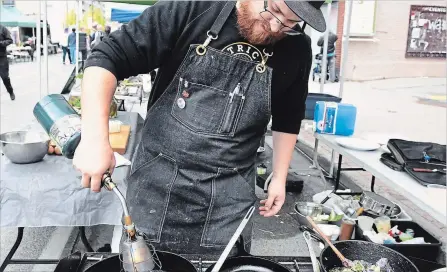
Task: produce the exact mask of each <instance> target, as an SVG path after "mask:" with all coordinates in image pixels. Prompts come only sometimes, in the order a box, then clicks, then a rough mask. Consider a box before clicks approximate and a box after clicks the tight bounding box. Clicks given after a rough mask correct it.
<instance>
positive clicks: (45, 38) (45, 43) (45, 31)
mask: <svg viewBox="0 0 447 272" xmlns="http://www.w3.org/2000/svg"><path fill="white" fill-rule="evenodd" d="M43 59H44V60H43V63H44V66H43V67H44V68H43V69H44V70H43V71H44V77H43V89H44V90H45V93H46V94H47V95H48V94H49V93H48V24H47V0H45V1H43Z"/></svg>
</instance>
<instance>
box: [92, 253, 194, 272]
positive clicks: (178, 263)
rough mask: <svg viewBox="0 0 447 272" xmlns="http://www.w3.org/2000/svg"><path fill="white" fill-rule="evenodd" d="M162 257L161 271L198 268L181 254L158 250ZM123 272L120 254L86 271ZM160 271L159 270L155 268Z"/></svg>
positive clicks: (192, 270) (179, 271)
mask: <svg viewBox="0 0 447 272" xmlns="http://www.w3.org/2000/svg"><path fill="white" fill-rule="evenodd" d="M156 252H157V256H158V258H159V259H160V262H161V265H162V268H161V270H159V271H165V272H197V269H196V268H195V267H194V265H193V264H192V263H190V262H189V261H188V260H187V259H185V258H183V257H181V256H180V255H177V254H174V253H170V252H167V251H156ZM104 271H107V272H121V271H122V265H121V261H120V259H119V255H116V256H113V257H110V258H107V259H104V260H102V261H99V262H97V263H95V264H94V265H92V266H91V267H89V268H88V269H87V270H85V272H104ZM155 271H158V270H155Z"/></svg>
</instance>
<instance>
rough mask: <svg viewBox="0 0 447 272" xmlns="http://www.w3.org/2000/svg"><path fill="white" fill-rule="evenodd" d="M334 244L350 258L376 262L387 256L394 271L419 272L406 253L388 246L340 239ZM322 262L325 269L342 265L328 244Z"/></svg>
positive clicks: (322, 253)
mask: <svg viewBox="0 0 447 272" xmlns="http://www.w3.org/2000/svg"><path fill="white" fill-rule="evenodd" d="M334 246H335V247H336V248H337V249H338V250H340V252H341V253H342V254H343V255H344V256H345V257H346V258H347V259H349V260H351V261H354V260H364V261H366V262H369V263H372V264H375V263H376V262H377V261H378V260H379V259H380V258H387V259H388V264H389V265H390V266H391V268H392V269H393V271H394V272H419V270H418V269H417V268H416V266H415V265H414V264H413V263H412V262H411V261H410V260H409V259H407V258H406V257H405V256H404V255H402V254H400V253H399V252H397V251H394V250H392V249H390V248H388V247H385V246H382V245H379V244H376V243H371V242H366V241H357V240H349V241H340V242H336V243H334ZM320 263H321V265H322V267H323V270H324V271H326V272H327V271H329V269H331V268H334V267H342V264H341V261H340V259H339V258H338V257H337V255H335V253H334V251H333V250H332V249H331V248H330V247H328V246H326V248H325V249H323V251H322V252H321V255H320Z"/></svg>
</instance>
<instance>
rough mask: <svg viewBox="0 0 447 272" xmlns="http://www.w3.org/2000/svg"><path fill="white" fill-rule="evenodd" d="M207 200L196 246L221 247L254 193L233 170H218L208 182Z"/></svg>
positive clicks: (228, 238) (252, 202)
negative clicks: (209, 191)
mask: <svg viewBox="0 0 447 272" xmlns="http://www.w3.org/2000/svg"><path fill="white" fill-rule="evenodd" d="M211 191H212V193H211V202H210V206H209V209H208V214H207V217H206V221H205V225H204V228H203V233H202V238H201V243H200V245H201V246H203V247H223V246H226V245H227V244H228V241H230V238H231V236H233V234H234V232H235V231H236V229H237V227H238V226H239V224H240V222H241V220H242V219H243V217H244V216H245V214H246V213H247V211H248V209H250V207H251V206H252V205H254V203H255V201H256V195H255V193H254V191H253V188H252V186H250V184H248V182H247V181H246V180H245V179H244V178H243V177H242V176H241V175H239V173H238V172H237V169H219V171H218V173H217V175H216V177H215V178H214V179H213V181H212V190H211Z"/></svg>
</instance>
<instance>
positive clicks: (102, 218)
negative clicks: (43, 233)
mask: <svg viewBox="0 0 447 272" xmlns="http://www.w3.org/2000/svg"><path fill="white" fill-rule="evenodd" d="M117 118H118V120H120V121H122V122H123V123H124V124H129V125H131V135H130V139H129V142H128V146H127V150H126V153H125V154H124V155H123V156H124V157H125V158H126V159H128V160H131V157H132V155H133V153H134V151H135V148H136V146H137V143H138V139H139V137H140V135H141V133H140V131H141V128H142V126H143V119H142V118H141V116H140V115H139V114H138V113H134V112H119V113H118V117H117ZM36 123H37V121H36ZM33 125H34V126H35V125H36V124H33ZM33 125H30V126H33ZM37 125H38V124H37ZM129 172H130V166H121V167H118V168H116V169H115V171H114V172H113V175H112V179H113V181H114V182H115V183H116V184H117V186H118V188H119V189H120V191H121V192H122V193H123V195H126V190H127V186H126V183H125V179H126V178H127V176H128V174H129ZM0 195H1V203H2V208H1V211H0V227H17V228H18V235H17V239H16V242H15V244H14V246H13V247H12V249H11V251H10V252H9V254H8V255H7V257H6V258H5V260H4V262H3V264H2V266H1V267H0V271H4V269H5V268H6V266H7V265H8V264H25V263H26V264H54V263H57V260H36V259H34V260H33V259H27V260H12V257H13V255H14V253H15V251H16V250H17V248H18V247H19V245H20V243H21V239H22V236H23V230H24V228H25V227H48V226H53V227H61V226H76V227H80V230H81V239H82V242H83V243H84V245H85V246H86V248H87V249H88V250H89V251H92V249H91V247H90V245H89V244H88V242H87V239H86V237H85V231H84V227H85V226H94V225H100V224H104V225H113V226H120V228H121V229H122V222H121V220H122V213H123V210H122V207H121V203H120V201H119V200H118V198H117V196H116V195H115V194H114V193H112V192H110V191H108V190H105V189H103V190H101V192H99V193H94V192H92V191H91V190H90V189H87V188H83V187H82V186H81V174H80V172H79V171H77V170H76V169H74V167H73V164H72V160H70V159H67V158H65V157H63V156H50V155H47V156H45V157H44V159H43V160H42V161H40V162H37V163H33V164H14V163H11V162H10V161H9V160H8V159H7V158H6V156H2V157H1V187H0ZM115 229H117V227H115Z"/></svg>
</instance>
